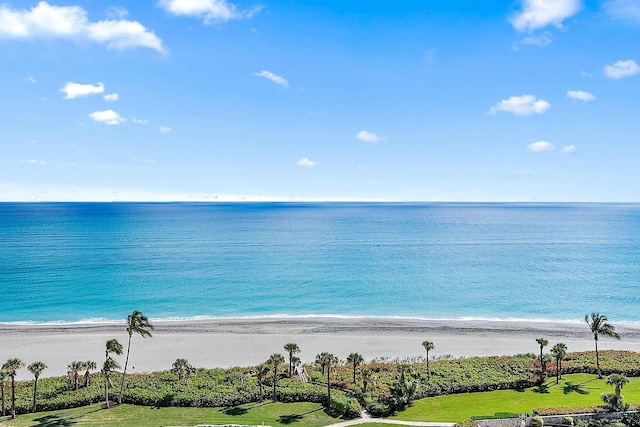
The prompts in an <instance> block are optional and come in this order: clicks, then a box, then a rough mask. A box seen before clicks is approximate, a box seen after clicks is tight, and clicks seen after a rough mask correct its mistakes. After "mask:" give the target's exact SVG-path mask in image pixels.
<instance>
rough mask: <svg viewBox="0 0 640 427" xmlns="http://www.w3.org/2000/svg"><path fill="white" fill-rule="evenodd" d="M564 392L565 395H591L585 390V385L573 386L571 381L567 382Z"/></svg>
mask: <svg viewBox="0 0 640 427" xmlns="http://www.w3.org/2000/svg"><path fill="white" fill-rule="evenodd" d="M563 391H564V394H569V393H578V394H589V392H588V391H587V390H585V389H584V384H573V383H571V382H570V381H567V382H566V383H565V386H564V388H563Z"/></svg>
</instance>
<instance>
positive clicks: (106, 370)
mask: <svg viewBox="0 0 640 427" xmlns="http://www.w3.org/2000/svg"><path fill="white" fill-rule="evenodd" d="M114 369H120V365H119V364H118V362H116V361H115V360H113V358H111V356H108V357H107V358H106V360H105V361H104V364H103V365H102V375H103V376H104V399H105V403H106V407H107V409H109V384H111V372H113V371H114Z"/></svg>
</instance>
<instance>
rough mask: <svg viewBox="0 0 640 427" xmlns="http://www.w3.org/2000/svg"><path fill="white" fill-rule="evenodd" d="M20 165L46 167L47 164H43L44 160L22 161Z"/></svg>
mask: <svg viewBox="0 0 640 427" xmlns="http://www.w3.org/2000/svg"><path fill="white" fill-rule="evenodd" d="M22 163H26V164H28V165H46V164H47V162H45V161H44V160H34V159H31V160H22Z"/></svg>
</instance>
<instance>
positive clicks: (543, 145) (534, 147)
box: [527, 141, 555, 152]
mask: <svg viewBox="0 0 640 427" xmlns="http://www.w3.org/2000/svg"><path fill="white" fill-rule="evenodd" d="M527 149H529V150H530V151H534V152H540V151H551V150H553V149H555V147H554V146H553V144H552V143H550V142H547V141H538V142H534V143H533V144H529V145H527Z"/></svg>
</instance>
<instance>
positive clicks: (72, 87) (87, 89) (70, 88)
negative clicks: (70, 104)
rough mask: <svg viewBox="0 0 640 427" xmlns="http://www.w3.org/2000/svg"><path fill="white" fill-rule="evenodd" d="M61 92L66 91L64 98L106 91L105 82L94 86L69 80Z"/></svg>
mask: <svg viewBox="0 0 640 427" xmlns="http://www.w3.org/2000/svg"><path fill="white" fill-rule="evenodd" d="M60 92H62V93H64V95H65V96H64V99H73V98H78V97H81V96H89V95H96V94H99V93H104V83H98V84H97V85H95V86H94V85H91V84H86V85H83V84H80V83H73V82H67V84H66V85H64V87H63V88H62V89H60Z"/></svg>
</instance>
